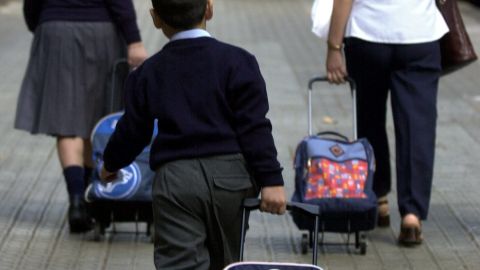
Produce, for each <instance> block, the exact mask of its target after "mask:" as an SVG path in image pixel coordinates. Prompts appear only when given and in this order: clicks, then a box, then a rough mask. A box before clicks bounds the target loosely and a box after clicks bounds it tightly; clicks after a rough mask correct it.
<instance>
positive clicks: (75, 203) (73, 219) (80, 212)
mask: <svg viewBox="0 0 480 270" xmlns="http://www.w3.org/2000/svg"><path fill="white" fill-rule="evenodd" d="M68 225H69V226H70V232H71V233H82V232H86V231H88V230H90V229H92V220H91V219H90V216H89V215H88V211H87V205H86V204H85V201H84V200H83V198H82V197H81V196H72V197H71V198H70V206H69V208H68Z"/></svg>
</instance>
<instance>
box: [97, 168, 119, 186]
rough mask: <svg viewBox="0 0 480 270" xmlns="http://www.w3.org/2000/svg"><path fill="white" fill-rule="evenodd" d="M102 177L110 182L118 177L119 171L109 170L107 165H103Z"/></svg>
mask: <svg viewBox="0 0 480 270" xmlns="http://www.w3.org/2000/svg"><path fill="white" fill-rule="evenodd" d="M100 179H102V180H103V181H105V182H107V183H109V182H112V181H113V180H115V179H117V172H109V171H107V169H105V167H103V166H102V170H101V171H100Z"/></svg>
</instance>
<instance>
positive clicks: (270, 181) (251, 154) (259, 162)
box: [230, 53, 283, 187]
mask: <svg viewBox="0 0 480 270" xmlns="http://www.w3.org/2000/svg"><path fill="white" fill-rule="evenodd" d="M245 55H246V56H247V57H243V60H239V61H238V66H237V68H236V70H235V71H233V75H232V76H231V77H232V81H231V83H232V85H231V89H232V90H233V96H232V99H231V101H230V103H231V104H232V110H233V113H234V118H235V120H234V121H235V123H234V126H235V132H236V133H237V137H238V140H239V143H240V147H241V149H242V153H243V155H244V156H245V159H246V160H247V163H248V164H249V166H250V168H251V169H252V170H253V175H254V178H255V181H256V182H257V183H258V185H259V186H260V187H264V186H278V185H283V178H282V174H281V172H282V167H281V166H280V163H279V162H278V160H277V150H276V148H275V144H274V140H273V136H272V125H271V123H270V120H269V119H268V118H267V117H266V114H267V112H268V109H269V106H268V98H267V91H266V86H265V81H264V79H263V77H262V75H261V73H260V69H259V66H258V63H257V61H256V59H255V57H254V56H253V55H250V54H248V53H245Z"/></svg>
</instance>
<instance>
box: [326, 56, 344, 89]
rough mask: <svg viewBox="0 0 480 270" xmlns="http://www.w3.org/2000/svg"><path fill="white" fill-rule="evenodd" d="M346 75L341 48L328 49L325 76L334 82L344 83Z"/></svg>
mask: <svg viewBox="0 0 480 270" xmlns="http://www.w3.org/2000/svg"><path fill="white" fill-rule="evenodd" d="M347 75H348V73H347V68H346V66H345V61H344V59H343V54H342V51H341V50H332V49H328V52H327V77H328V81H329V82H331V83H334V84H341V83H345V77H346V76H347Z"/></svg>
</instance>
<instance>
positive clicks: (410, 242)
mask: <svg viewBox="0 0 480 270" xmlns="http://www.w3.org/2000/svg"><path fill="white" fill-rule="evenodd" d="M408 215H413V214H408ZM415 218H416V219H417V220H418V224H404V220H405V217H404V218H403V219H402V225H400V235H399V236H398V243H399V244H400V245H403V246H407V247H412V246H415V245H420V244H421V243H422V242H423V234H422V223H421V221H420V220H419V219H418V217H417V216H415Z"/></svg>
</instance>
